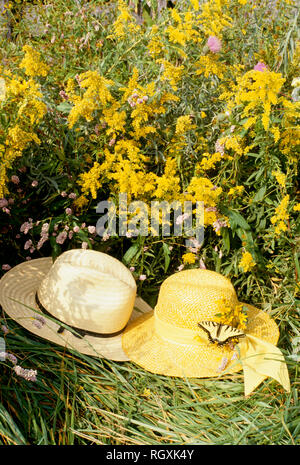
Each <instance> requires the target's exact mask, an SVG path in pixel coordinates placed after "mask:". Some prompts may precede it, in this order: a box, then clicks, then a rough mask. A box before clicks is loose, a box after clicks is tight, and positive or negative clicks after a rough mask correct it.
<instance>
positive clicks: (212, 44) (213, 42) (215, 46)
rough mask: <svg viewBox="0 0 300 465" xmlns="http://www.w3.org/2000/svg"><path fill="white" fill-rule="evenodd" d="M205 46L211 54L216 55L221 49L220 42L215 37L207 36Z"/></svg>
mask: <svg viewBox="0 0 300 465" xmlns="http://www.w3.org/2000/svg"><path fill="white" fill-rule="evenodd" d="M207 46H208V48H209V50H210V51H211V52H212V53H217V52H219V51H220V50H221V48H222V43H221V41H220V40H219V39H218V38H217V37H215V36H209V38H208V41H207Z"/></svg>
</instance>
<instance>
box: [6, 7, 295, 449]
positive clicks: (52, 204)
mask: <svg viewBox="0 0 300 465" xmlns="http://www.w3.org/2000/svg"><path fill="white" fill-rule="evenodd" d="M0 11H2V13H1V17H0V19H1V21H0V29H1V39H0V40H1V49H0V60H1V61H0V246H1V247H0V263H1V270H0V273H1V275H2V274H4V273H5V272H6V271H7V270H9V269H10V267H13V266H15V265H16V264H18V263H20V262H22V261H24V260H31V259H34V258H39V257H44V256H50V255H52V256H53V257H54V258H55V257H57V256H58V255H60V254H61V253H62V252H63V251H65V250H68V249H72V248H91V249H94V250H99V251H102V252H105V253H109V254H110V255H112V256H114V257H116V258H118V259H119V260H121V261H123V263H124V264H125V265H126V266H128V268H130V270H131V271H132V273H133V275H134V277H135V278H136V281H137V285H138V293H139V294H140V295H141V296H142V297H143V298H144V299H145V300H147V301H148V302H149V303H150V304H151V305H152V306H153V305H155V302H156V299H157V294H158V290H159V287H160V285H161V283H162V281H163V280H164V279H165V278H166V277H167V276H169V275H170V274H172V273H174V272H177V271H178V270H181V269H187V268H199V267H200V268H207V269H211V270H215V271H217V272H219V273H222V274H224V275H226V276H228V277H229V278H230V279H231V280H232V282H233V284H234V286H235V289H236V291H237V294H238V296H239V298H240V299H241V300H244V301H245V302H249V303H252V304H253V305H256V306H257V307H259V308H262V309H263V310H265V311H266V312H268V313H269V314H270V315H271V316H272V317H273V318H274V319H275V320H276V322H277V324H278V325H279V329H280V334H281V336H280V340H279V344H278V345H279V347H280V348H281V350H282V351H283V353H284V355H285V357H286V361H287V365H288V369H289V373H290V378H291V385H292V389H291V394H286V393H285V392H284V391H283V389H282V388H281V387H280V388H279V387H278V385H277V384H276V383H275V382H274V381H272V380H271V379H268V380H266V381H265V382H264V383H263V384H262V385H261V386H260V387H259V388H258V389H257V390H256V391H255V393H254V394H252V395H251V396H250V397H249V398H244V396H243V377H242V375H241V374H237V375H234V376H231V377H229V376H223V377H220V378H217V379H205V380H203V379H190V380H181V379H177V378H167V377H163V376H154V375H151V374H150V373H146V372H144V371H143V370H141V369H139V368H138V367H137V366H135V365H134V364H131V363H119V364H118V363H114V362H110V361H107V360H98V359H94V358H92V357H88V356H84V355H81V354H78V353H76V352H69V351H68V352H66V351H64V350H63V349H62V348H59V347H57V346H54V345H52V344H50V343H48V342H47V341H44V340H42V339H39V338H37V337H35V336H33V335H31V334H29V333H28V332H26V331H25V330H24V329H22V328H21V327H20V326H19V325H17V324H16V323H14V322H13V321H11V320H9V319H8V318H7V316H5V313H4V312H1V315H0V316H1V325H2V326H1V327H2V336H3V337H4V338H5V343H6V350H7V352H8V354H9V356H8V357H7V358H6V360H5V361H3V362H0V370H1V372H0V373H1V374H0V376H1V399H0V442H1V443H2V444H92V443H97V444H299V443H300V420H299V408H300V404H299V399H298V389H299V368H298V364H299V360H300V324H299V295H300V265H299V210H300V203H299V146H300V128H299V116H300V111H299V110H300V97H299V95H300V94H299V93H300V41H299V22H300V15H299V6H298V5H297V2H296V1H292V0H271V1H264V0H262V1H259V2H257V1H254V0H209V1H198V0H190V1H189V0H187V1H185V0H180V1H179V0H177V2H176V3H175V2H174V3H172V2H162V1H158V0H157V1H155V0H151V1H149V2H143V1H141V2H133V1H132V2H129V3H128V2H125V1H119V2H113V1H111V2H109V1H106V2H103V1H100V0H98V1H90V2H80V1H79V0H76V1H75V0H74V1H72V0H67V1H64V2H62V1H58V0H52V1H51V2H50V1H49V2H47V1H44V2H43V3H41V4H40V3H39V2H38V1H36V2H22V1H19V2H16V1H15V2H12V1H10V2H9V1H8V0H7V2H4V3H3V4H2V5H0ZM120 193H127V196H128V201H135V200H143V201H144V202H145V203H146V204H147V205H149V207H150V205H151V201H154V200H158V201H164V200H167V201H169V202H172V201H174V200H178V201H180V202H184V201H186V200H189V201H192V202H194V203H195V202H196V201H203V203H204V208H205V211H204V223H205V233H204V243H203V244H199V243H198V242H197V240H196V239H195V238H193V237H189V236H188V235H185V236H182V237H174V236H172V235H170V236H169V237H163V236H162V235H159V236H151V235H150V234H149V235H148V236H138V237H134V236H133V235H132V233H131V232H130V230H129V231H128V232H127V235H126V237H119V236H117V235H116V236H109V235H105V236H103V237H101V236H99V235H97V233H96V228H95V225H96V222H97V220H98V218H99V214H98V213H97V212H96V207H97V204H98V202H99V201H101V200H107V199H112V200H114V201H115V202H116V203H117V202H118V196H119V194H120ZM186 239H190V240H191V241H192V242H193V244H192V246H190V247H187V246H186ZM17 363H18V365H17V366H18V367H19V369H18V370H16V369H15V368H16V364H17ZM20 367H21V368H22V369H21V368H20ZM22 370H23V371H22ZM24 378H25V379H24Z"/></svg>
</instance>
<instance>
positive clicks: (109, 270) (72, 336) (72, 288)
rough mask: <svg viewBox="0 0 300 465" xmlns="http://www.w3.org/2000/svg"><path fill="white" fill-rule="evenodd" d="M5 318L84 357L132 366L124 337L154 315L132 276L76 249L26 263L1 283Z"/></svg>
mask: <svg viewBox="0 0 300 465" xmlns="http://www.w3.org/2000/svg"><path fill="white" fill-rule="evenodd" d="M0 304H1V306H2V307H3V309H4V310H5V312H6V314H7V315H8V316H9V317H10V318H12V319H13V320H15V321H17V322H18V323H19V324H20V325H21V326H23V327H24V328H26V329H27V330H29V331H30V332H31V333H34V334H36V335H37V336H39V337H41V338H43V339H47V340H49V341H51V342H54V343H56V344H58V345H61V346H64V347H66V348H70V349H74V350H77V351H78V352H81V353H83V354H87V355H93V356H97V357H103V358H108V359H110V360H116V361H127V360H129V359H128V357H127V355H126V354H125V353H124V351H123V349H122V338H121V335H122V331H123V330H124V328H125V327H126V325H127V324H128V322H133V321H134V320H135V319H136V318H137V317H138V316H140V315H141V314H142V313H144V312H147V311H150V310H152V309H151V307H150V306H149V305H148V304H147V303H146V302H144V301H143V300H142V299H141V298H139V297H137V296H136V283H135V280H134V278H133V276H132V274H131V272H130V271H129V270H128V269H127V268H126V267H125V265H123V264H122V263H121V262H120V261H119V260H117V259H115V258H113V257H111V256H110V255H107V254H104V253H101V252H96V251H93V250H82V249H74V250H69V251H67V252H64V253H63V254H61V255H60V256H59V257H58V258H57V259H56V260H55V262H54V263H53V261H52V258H51V257H46V258H38V259H34V260H30V261H26V262H23V263H21V264H19V265H17V266H15V267H14V268H12V269H11V270H9V271H8V272H7V273H6V274H5V275H4V276H3V277H2V278H1V280H0Z"/></svg>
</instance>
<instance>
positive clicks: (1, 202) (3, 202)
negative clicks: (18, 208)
mask: <svg viewBox="0 0 300 465" xmlns="http://www.w3.org/2000/svg"><path fill="white" fill-rule="evenodd" d="M7 205H8V201H7V200H6V199H0V208H3V207H7Z"/></svg>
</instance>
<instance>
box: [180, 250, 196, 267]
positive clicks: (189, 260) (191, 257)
mask: <svg viewBox="0 0 300 465" xmlns="http://www.w3.org/2000/svg"><path fill="white" fill-rule="evenodd" d="M182 260H183V263H186V264H189V265H193V264H194V263H195V261H196V255H195V254H193V253H192V252H188V253H185V254H183V255H182Z"/></svg>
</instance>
